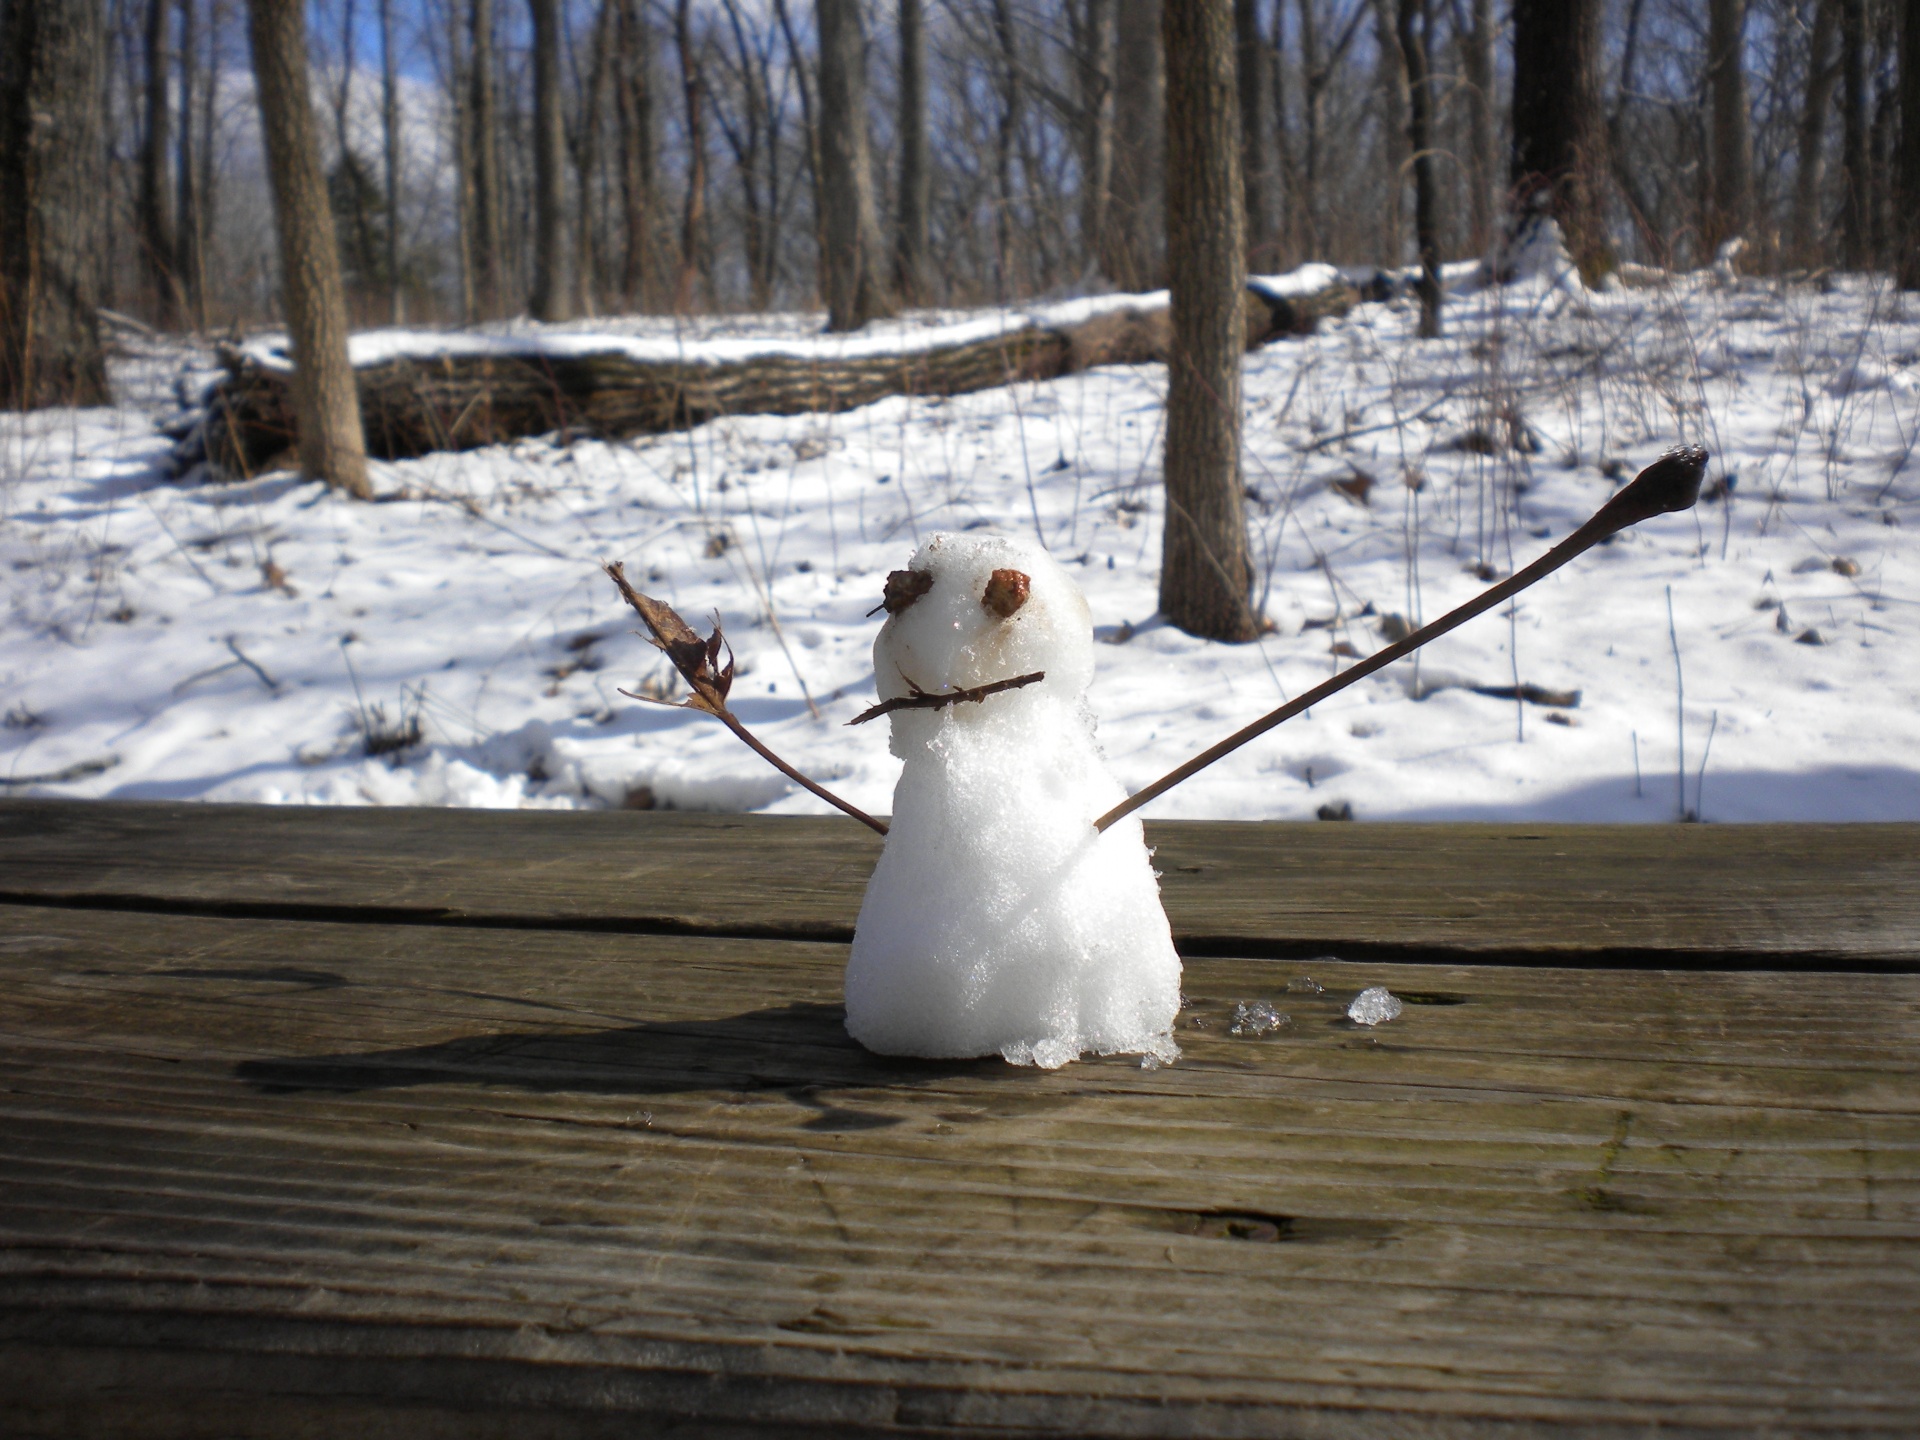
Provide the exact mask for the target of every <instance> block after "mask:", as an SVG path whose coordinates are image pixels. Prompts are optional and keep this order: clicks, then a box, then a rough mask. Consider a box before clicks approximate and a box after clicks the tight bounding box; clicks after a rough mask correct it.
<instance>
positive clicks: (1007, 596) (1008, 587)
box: [980, 570, 1033, 620]
mask: <svg viewBox="0 0 1920 1440" xmlns="http://www.w3.org/2000/svg"><path fill="white" fill-rule="evenodd" d="M1032 586H1033V582H1032V581H1031V580H1029V579H1028V578H1027V577H1026V576H1025V575H1024V574H1022V573H1021V572H1020V571H1018V570H996V571H994V572H993V574H992V575H990V576H988V577H987V589H986V593H985V594H984V595H982V596H981V597H980V603H981V604H982V605H984V606H986V607H987V609H989V610H991V611H992V612H993V613H994V614H996V615H998V616H999V617H1000V618H1001V619H1002V620H1005V619H1007V618H1008V617H1009V616H1010V615H1012V614H1013V612H1014V611H1016V610H1018V609H1019V608H1020V607H1021V606H1022V605H1024V604H1026V603H1027V592H1028V591H1029V590H1030V589H1031V588H1032Z"/></svg>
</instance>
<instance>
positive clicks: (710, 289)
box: [13, 0, 1916, 330]
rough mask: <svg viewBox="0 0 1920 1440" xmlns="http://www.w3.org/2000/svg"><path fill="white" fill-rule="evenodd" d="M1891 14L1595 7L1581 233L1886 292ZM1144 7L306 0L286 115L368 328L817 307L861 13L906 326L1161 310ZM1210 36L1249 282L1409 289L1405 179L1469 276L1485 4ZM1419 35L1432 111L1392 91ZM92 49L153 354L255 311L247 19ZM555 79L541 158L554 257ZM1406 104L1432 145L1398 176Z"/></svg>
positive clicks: (1283, 22)
mask: <svg viewBox="0 0 1920 1440" xmlns="http://www.w3.org/2000/svg"><path fill="white" fill-rule="evenodd" d="M13 3H14V4H15V5H26V4H30V3H32V0H13ZM1523 4H1524V0H1523ZM1551 8H1554V9H1558V8H1560V7H1559V6H1558V5H1555V6H1553V7H1551ZM1569 8H1573V9H1578V8H1581V7H1580V6H1573V7H1569ZM1915 8H1916V7H1915V6H1914V5H1912V4H1911V3H1902V0H1693V3H1687V0H1600V3H1599V10H1600V12H1601V13H1600V16H1599V21H1598V24H1599V34H1600V37H1601V47H1600V48H1601V56H1600V63H1599V65H1598V67H1597V69H1598V72H1599V80H1600V86H1599V94H1598V95H1597V96H1596V97H1595V98H1596V101H1597V104H1598V106H1599V108H1600V110H1601V112H1602V113H1601V115H1600V117H1599V118H1600V123H1601V127H1602V129H1603V131H1604V135H1605V152H1606V153H1605V156H1604V161H1603V163H1602V164H1601V165H1599V166H1598V168H1599V169H1600V170H1601V172H1602V173H1603V175H1604V177H1605V186H1604V194H1603V195H1602V196H1601V198H1600V202H1599V203H1600V204H1601V205H1602V206H1603V207H1604V214H1605V226H1606V232H1607V235H1608V237H1609V239H1610V241H1611V244H1612V246H1613V247H1614V249H1615V253H1616V254H1617V256H1618V257H1619V258H1620V259H1624V260H1629V261H1639V262H1645V263H1652V264H1659V265H1666V266H1674V267H1689V266H1693V265H1697V264H1700V263H1704V262H1705V261H1706V260H1708V259H1710V258H1711V257H1712V255H1713V253H1714V251H1715V250H1716V249H1717V247H1718V246H1719V245H1720V244H1721V243H1723V242H1724V241H1726V240H1728V239H1730V238H1734V237H1740V238H1743V239H1744V240H1745V241H1746V249H1745V251H1744V253H1743V254H1742V257H1741V263H1742V266H1743V268H1746V269H1748V270H1749V271H1753V272H1760V273H1778V272H1782V271H1793V270H1818V269H1823V268H1828V267H1842V266H1844V267H1847V268H1872V267H1875V266H1885V265H1889V264H1892V263H1893V260H1894V253H1895V250H1896V248H1897V245H1898V235H1899V231H1900V228H1901V224H1902V218H1901V215H1900V213H1899V212H1898V209H1897V206H1898V203H1899V202H1898V200H1897V196H1898V194H1899V187H1898V185H1897V184H1896V183H1895V179H1896V175H1897V169H1898V165H1899V163H1900V126H1901V106H1900V99H1899V86H1900V65H1899V59H1900V44H1901V30H1902V26H1903V24H1907V25H1910V24H1912V19H1911V17H1910V16H1909V14H1908V13H1907V12H1909V11H1911V10H1913V9H1915ZM1158 11H1159V5H1158V3H1157V0H936V3H933V4H925V3H924V0H886V3H878V4H865V5H853V4H850V3H847V0H841V3H839V4H835V3H832V0H828V3H825V4H822V5H820V6H819V7H817V8H816V6H815V5H813V4H811V3H807V0H697V3H696V0H659V3H649V0H530V3H529V4H527V5H520V4H516V3H511V0H316V3H314V4H312V5H311V6H310V7H309V9H308V23H309V28H308V33H309V36H310V45H311V60H312V66H313V83H314V93H313V102H314V106H315V112H316V118H317V119H318V121H319V122H320V130H321V136H322V145H323V152H324V157H325V165H326V172H327V181H328V188H329V194H330V198H331V201H332V206H333V218H334V224H335V228H336V234H337V238H338V241H339V247H340V252H341V257H342V261H343V268H344V271H345V278H346V281H347V289H348V300H349V313H350V315H351V317H352V320H353V322H354V323H355V324H356V325H366V324H378V323H389V322H392V321H394V320H404V321H408V322H417V323H431V322H457V321H472V320H485V319H492V318H499V317H504V316H510V315H514V314H518V313H523V312H526V311H528V310H530V309H531V310H532V311H533V312H534V313H545V314H547V315H548V316H549V317H550V318H560V317H562V316H564V315H593V314H611V313H622V312H634V311H640V312H653V313H688V314H692V313H713V312H724V311H736V310H767V309H787V308H812V307H817V306H820V305H822V304H823V303H824V301H825V297H824V294H823V289H824V286H823V284H822V283H821V279H820V271H821V265H820V257H821V254H822V250H823V246H826V245H827V244H828V240H827V237H826V236H825V235H824V233H823V231H824V216H823V213H822V207H821V206H819V205H818V204H817V203H816V190H817V178H818V176H819V175H820V169H821V165H822V163H823V160H826V163H831V161H830V159H829V158H828V157H826V156H823V150H828V151H830V150H831V148H832V142H833V141H834V140H835V138H836V135H837V134H841V133H844V131H845V130H846V129H847V126H846V124H845V122H844V121H841V120H839V119H837V118H836V114H835V111H836V101H837V102H838V104H839V105H840V106H845V105H846V103H847V97H845V96H844V95H843V94H841V93H837V92H836V90H835V87H834V85H833V77H832V76H831V75H830V74H828V73H826V72H825V71H823V68H822V59H823V54H822V47H821V43H820V39H821V34H822V31H823V26H822V23H821V17H822V16H825V17H826V19H827V20H828V22H829V23H832V22H833V21H834V18H835V13H834V12H838V13H839V14H841V15H845V14H847V13H849V12H851V13H852V15H853V21H854V25H855V29H854V34H853V40H854V43H855V44H856V45H857V47H858V55H859V59H860V61H861V62H862V63H861V64H860V66H859V68H860V69H862V70H863V71H864V74H863V75H862V76H861V77H860V79H861V81H862V85H861V87H860V88H861V89H863V90H864V95H862V94H860V93H857V92H856V93H855V94H854V95H853V96H852V97H851V98H852V103H853V104H854V105H855V106H856V107H857V108H858V110H859V113H860V115H861V116H862V118H863V119H864V122H865V123H864V125H863V126H861V127H859V128H860V129H861V130H862V131H863V135H862V138H863V139H864V140H865V141H866V142H867V143H868V145H869V146H870V156H871V159H870V165H871V170H872V174H873V179H874V187H873V188H874V197H875V198H874V203H875V206H876V209H877V212H878V222H879V226H880V230H881V232H882V234H883V236H884V243H885V246H886V249H887V251H888V256H887V267H888V270H889V272H890V277H891V279H892V280H893V282H894V285H895V288H896V292H897V293H898V295H899V296H900V297H901V298H903V299H904V300H906V301H908V302H909V303H918V304H923V305H949V306H959V305H972V304H980V303H989V302H996V301H1007V300H1019V299H1026V298H1031V297H1034V296H1044V295H1058V294H1067V293H1079V292H1082V291H1086V290H1099V289H1107V288H1121V289H1145V288H1152V287H1153V286H1155V285H1158V284H1160V283H1163V282H1164V275H1163V270H1164V254H1165V248H1164V234H1163V221H1162V203H1163V193H1164V180H1165V177H1164V163H1165V162H1164V139H1163V134H1164V118H1163V110H1164V101H1163V88H1164V78H1163V74H1162V68H1163V60H1162V56H1161V54H1160V41H1161V36H1160V29H1159V22H1158ZM1234 11H1235V14H1234V19H1235V30H1236V39H1237V41H1238V61H1239V85H1240V105H1241V122H1242V123H1241V131H1242V136H1243V164H1242V172H1243V176H1244V183H1245V186H1246V196H1247V217H1248V223H1247V242H1248V263H1249V265H1250V267H1251V268H1252V269H1253V270H1255V271H1277V270H1283V269H1287V268H1290V267H1291V266H1293V265H1296V264H1298V263H1301V262H1303V261H1307V260H1322V259H1324V260H1332V261H1335V262H1344V263H1368V264H1387V265H1393V264H1403V263H1407V262H1408V261H1410V260H1412V259H1413V258H1414V256H1415V254H1416V243H1415V235H1414V229H1415V210H1416V203H1415V177H1416V171H1417V170H1418V168H1419V166H1418V164H1417V163H1416V161H1417V158H1426V159H1428V160H1429V162H1430V167H1431V168H1430V183H1431V184H1432V186H1433V192H1434V196H1435V214H1434V217H1433V220H1434V226H1435V234H1436V239H1437V242H1438V247H1439V251H1440V254H1441V258H1443V259H1454V258H1460V257H1467V256H1479V255H1483V254H1485V253H1487V251H1488V249H1489V246H1490V245H1491V243H1492V242H1493V240H1494V238H1495V237H1496V235H1497V233H1498V226H1499V223H1500V217H1501V215H1502V213H1503V209H1504V208H1505V207H1506V205H1507V204H1508V201H1509V199H1510V197H1509V194H1508V188H1509V181H1510V176H1511V173H1512V170H1513V166H1512V163H1511V160H1510V155H1511V154H1512V151H1513V149H1514V143H1515V137H1514V134H1513V115H1514V103H1513V102H1514V97H1513V95H1512V82H1513V72H1514V65H1513V51H1512V34H1511V31H1512V26H1513V23H1514V16H1513V14H1512V13H1511V10H1510V7H1509V6H1507V5H1505V4H1500V5H1496V4H1494V3H1493V0H1238V3H1236V4H1235V6H1234ZM842 23H844V22H842ZM1409 38H1411V39H1412V40H1413V41H1414V42H1415V43H1416V44H1417V45H1418V47H1419V51H1420V54H1419V57H1418V59H1417V60H1416V68H1418V66H1419V65H1420V64H1421V63H1422V62H1424V65H1425V68H1426V70H1427V76H1426V83H1425V85H1424V86H1422V85H1419V84H1411V85H1410V84H1409V78H1408V77H1409V73H1410V70H1409V66H1408V64H1407V60H1408V56H1409V54H1410V53H1411V52H1410V51H1409V47H1408V44H1407V42H1408V40H1409ZM106 52H107V53H106V56H105V64H104V66H103V76H102V83H103V86H104V97H103V104H104V110H105V116H106V124H105V126H104V135H103V143H104V146H105V150H106V156H105V168H104V175H105V184H104V186H102V187H101V193H100V196H99V203H100V204H101V205H103V206H105V207H106V209H107V211H108V214H107V216H106V217H105V218H106V220H107V222H108V223H106V224H105V225H104V226H102V227H101V231H100V233H101V234H102V235H103V236H104V237H105V249H104V253H103V254H102V255H101V257H100V260H101V262H102V272H103V273H102V276H101V288H100V294H101V299H102V302H103V303H104V304H105V305H107V306H108V307H110V308H113V309H116V310H120V311H122V312H125V313H128V314H131V315H134V316H136V317H138V318H140V319H142V320H144V321H146V322H148V323H152V324H157V325H160V326H162V327H166V328H173V327H181V326H185V327H192V328H198V329H201V330H225V329H227V328H230V327H235V326H239V327H245V326H249V325H254V324H259V323H271V322H273V321H275V320H276V319H277V318H278V300H277V296H276V287H277V276H276V266H277V261H276V249H275V244H274V240H273V227H272V212H271V207H270V204H269V200H268V195H267V187H266V177H265V173H264V163H263V160H262V156H261V148H260V141H259V127H258V118H257V114H258V112H257V109H256V106H255V103H254V94H253V82H252V75H251V70H250V68H249V65H248V63H247V37H246V15H245V6H244V5H243V4H241V3H239V0H108V14H107V30H106ZM543 64H544V65H546V66H548V67H549V69H548V71H547V73H549V74H550V75H551V76H552V77H553V80H552V83H553V85H554V87H555V93H556V94H557V96H558V105H557V107H556V108H557V109H558V111H559V115H558V120H559V129H560V135H559V143H558V146H557V147H556V149H555V150H554V152H553V153H558V154H561V155H562V156H563V157H564V158H563V163H562V164H561V165H560V166H559V167H557V168H558V170H559V172H560V175H559V178H560V181H561V189H560V193H559V195H558V196H557V197H556V198H555V199H554V200H553V202H552V203H553V206H554V208H555V210H556V215H557V220H556V219H550V220H548V221H547V222H546V224H547V225H548V226H549V229H548V230H547V231H546V232H545V236H544V238H543V232H542V228H541V226H542V221H541V210H542V207H541V205H540V203H539V198H540V197H539V184H538V181H539V175H540V173H541V167H540V165H539V164H538V155H539V150H540V136H541V134H542V133H543V129H542V125H541V124H540V117H541V113H542V112H541V110H540V107H539V106H538V105H537V104H536V92H537V90H538V85H537V81H538V78H539V75H540V74H541V71H542V66H543ZM1910 68H1911V67H1910ZM823 80H824V81H825V82H826V83H825V84H824V85H823ZM1421 101H1424V102H1425V105H1426V107H1427V116H1426V124H1427V130H1426V133H1427V135H1428V136H1429V137H1430V138H1429V142H1428V144H1427V146H1425V147H1423V148H1422V149H1421V151H1420V152H1419V156H1418V157H1416V153H1415V150H1414V147H1413V146H1412V145H1411V143H1410V141H1409V138H1408V137H1409V119H1410V115H1409V107H1410V105H1413V104H1415V103H1416V102H1421ZM1909 108H1912V107H1911V106H1909ZM543 287H544V289H543Z"/></svg>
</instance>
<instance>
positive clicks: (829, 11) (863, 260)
mask: <svg viewBox="0 0 1920 1440" xmlns="http://www.w3.org/2000/svg"><path fill="white" fill-rule="evenodd" d="M814 14H815V19H816V23H817V24H818V26H819V30H820V203H821V207H822V210H823V212H824V213H823V215H822V221H823V224H822V230H823V232H824V237H825V242H826V252H825V255H824V256H823V259H824V261H825V264H824V266H823V268H824V269H825V271H826V285H825V287H824V288H825V290H826V292H827V328H828V329H829V330H858V329H859V328H860V327H861V326H862V325H864V324H866V323H867V321H869V320H872V319H875V318H877V317H880V316H884V315H891V314H893V313H894V300H893V296H892V294H891V292H890V290H889V288H888V285H887V277H886V269H885V264H886V262H885V250H884V248H883V246H882V243H881V239H880V215H879V209H878V207H877V206H876V204H875V203H874V194H873V161H872V154H871V149H870V146H869V142H868V139H867V58H866V39H865V37H864V36H863V35H862V34H861V29H860V6H859V0H818V4H817V5H816V7H815V10H814Z"/></svg>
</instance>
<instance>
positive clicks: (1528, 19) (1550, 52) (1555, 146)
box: [1512, 0, 1614, 284]
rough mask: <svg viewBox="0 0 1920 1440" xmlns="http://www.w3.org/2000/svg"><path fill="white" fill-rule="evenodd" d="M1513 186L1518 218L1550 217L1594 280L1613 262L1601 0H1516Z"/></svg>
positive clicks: (1586, 275)
mask: <svg viewBox="0 0 1920 1440" xmlns="http://www.w3.org/2000/svg"><path fill="white" fill-rule="evenodd" d="M1512 113H1513V170H1512V175H1513V189H1514V198H1515V204H1516V206H1517V209H1518V215H1519V218H1525V217H1526V216H1528V215H1531V214H1539V213H1544V214H1549V215H1551V216H1552V217H1553V218H1554V219H1555V220H1557V221H1559V222H1560V229H1561V231H1562V232H1563V233H1564V234H1565V236H1566V240H1567V250H1568V252H1569V253H1570V254H1571V255H1572V256H1573V260H1574V263H1575V264H1576V265H1578V266H1579V267H1580V274H1581V276H1582V277H1583V278H1585V279H1586V281H1587V282H1588V283H1589V284H1592V283H1594V282H1596V281H1598V280H1599V279H1600V277H1601V276H1602V275H1604V274H1606V273H1607V272H1608V271H1609V270H1611V269H1613V267H1614V253H1613V245H1612V243H1611V242H1610V241H1609V240H1608V238H1607V227H1606V191H1607V181H1606V176H1607V143H1606V118H1605V114H1604V112H1603V110H1602V108H1601V104H1600V0H1515V4H1514V7H1513V111H1512Z"/></svg>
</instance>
